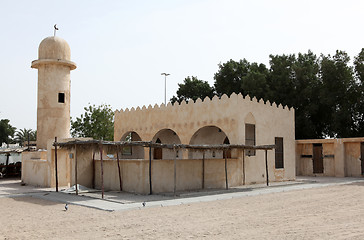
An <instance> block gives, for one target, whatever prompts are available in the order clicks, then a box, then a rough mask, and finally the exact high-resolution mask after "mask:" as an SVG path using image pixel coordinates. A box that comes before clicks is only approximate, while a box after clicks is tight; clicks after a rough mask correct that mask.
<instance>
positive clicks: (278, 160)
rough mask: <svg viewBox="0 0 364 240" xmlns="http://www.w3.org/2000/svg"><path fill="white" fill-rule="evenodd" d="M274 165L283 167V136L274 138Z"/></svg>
mask: <svg viewBox="0 0 364 240" xmlns="http://www.w3.org/2000/svg"><path fill="white" fill-rule="evenodd" d="M275 145H276V146H275V165H276V168H284V161H283V138H282V137H276V138H275Z"/></svg>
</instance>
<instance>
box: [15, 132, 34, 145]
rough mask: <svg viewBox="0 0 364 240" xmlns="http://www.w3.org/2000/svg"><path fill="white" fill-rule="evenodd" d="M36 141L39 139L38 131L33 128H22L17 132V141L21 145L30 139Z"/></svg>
mask: <svg viewBox="0 0 364 240" xmlns="http://www.w3.org/2000/svg"><path fill="white" fill-rule="evenodd" d="M28 136H29V141H36V140H37V131H33V130H32V129H26V128H23V129H20V130H18V131H16V133H15V142H17V143H19V144H20V146H23V143H24V142H26V141H28Z"/></svg>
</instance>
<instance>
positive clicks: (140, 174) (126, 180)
mask: <svg viewBox="0 0 364 240" xmlns="http://www.w3.org/2000/svg"><path fill="white" fill-rule="evenodd" d="M103 168H104V188H105V190H120V184H119V175H118V166H117V161H116V160H104V161H103ZM120 170H121V176H122V188H123V191H127V192H136V193H141V194H148V193H149V160H144V159H130V160H127V159H123V160H120ZM95 171H96V172H95V186H96V188H98V189H100V188H101V161H100V160H96V163H95ZM227 173H228V183H229V186H230V187H234V186H239V185H241V176H240V175H241V174H239V168H238V159H228V160H227ZM202 176H203V171H202V159H178V160H177V161H176V190H177V191H188V190H198V189H202ZM204 176H205V177H204V187H205V188H225V160H224V159H205V171H204ZM152 188H153V193H163V192H173V191H174V160H166V159H163V160H153V161H152Z"/></svg>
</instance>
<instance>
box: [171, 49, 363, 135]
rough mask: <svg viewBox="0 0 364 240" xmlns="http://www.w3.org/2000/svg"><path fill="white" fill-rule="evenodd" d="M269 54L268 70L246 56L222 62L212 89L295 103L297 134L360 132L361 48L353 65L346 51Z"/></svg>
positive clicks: (191, 95) (190, 93)
mask: <svg viewBox="0 0 364 240" xmlns="http://www.w3.org/2000/svg"><path fill="white" fill-rule="evenodd" d="M269 58H270V60H269V65H270V66H269V69H268V68H267V67H266V66H265V65H264V64H258V63H250V62H248V61H247V60H246V59H243V60H240V61H234V60H229V61H227V62H226V63H223V64H221V63H220V64H219V65H218V66H219V69H218V72H217V73H215V75H214V79H215V82H214V90H215V92H214V94H216V95H218V96H222V95H223V94H227V95H228V96H229V95H231V94H232V93H233V92H235V93H242V94H243V95H244V96H245V95H250V96H255V97H257V98H258V99H259V98H263V99H264V100H269V101H270V102H276V103H277V104H279V103H281V104H282V105H288V106H290V107H294V108H295V123H296V139H304V138H322V137H358V136H364V48H363V49H362V50H361V52H360V53H359V54H358V55H357V56H356V57H355V58H354V61H353V65H351V62H350V57H349V56H348V54H347V53H346V52H344V51H336V53H335V54H334V55H333V56H331V55H323V54H321V55H320V56H319V57H318V56H317V55H315V54H314V53H313V52H311V51H308V52H307V53H299V54H297V55H295V54H289V55H284V54H283V55H270V56H269ZM196 79H197V77H196ZM206 84H207V82H206ZM195 87H199V86H198V85H195ZM204 88H206V89H208V86H204ZM210 89H212V90H213V88H210ZM182 90H183V91H182ZM179 91H180V95H178V98H176V99H183V98H184V97H186V98H188V99H195V98H197V96H198V97H200V98H202V99H203V98H204V97H205V96H209V97H211V95H207V94H206V95H205V96H202V95H201V92H199V91H197V90H196V89H194V88H192V87H189V86H186V84H180V88H179V89H178V91H177V92H179ZM197 92H198V93H199V94H196V93H197Z"/></svg>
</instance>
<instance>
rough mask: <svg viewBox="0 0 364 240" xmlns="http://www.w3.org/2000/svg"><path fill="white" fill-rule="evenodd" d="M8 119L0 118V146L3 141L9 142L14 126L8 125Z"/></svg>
mask: <svg viewBox="0 0 364 240" xmlns="http://www.w3.org/2000/svg"><path fill="white" fill-rule="evenodd" d="M9 122H10V120H9V119H1V120H0V146H1V145H2V144H3V143H11V142H12V138H13V137H14V133H15V130H16V128H15V127H13V126H11V125H10V123H9Z"/></svg>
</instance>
